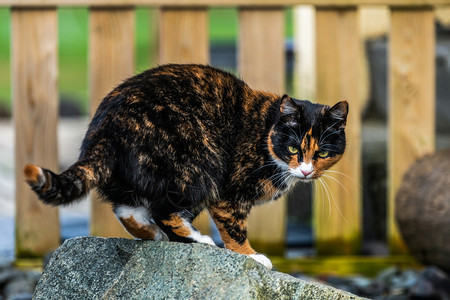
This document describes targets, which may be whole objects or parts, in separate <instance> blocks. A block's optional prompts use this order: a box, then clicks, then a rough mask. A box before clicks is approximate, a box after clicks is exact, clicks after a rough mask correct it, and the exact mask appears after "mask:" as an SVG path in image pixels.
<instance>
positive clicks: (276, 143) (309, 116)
mask: <svg viewBox="0 0 450 300" xmlns="http://www.w3.org/2000/svg"><path fill="white" fill-rule="evenodd" d="M347 113H348V103H347V102H346V101H341V102H339V103H337V104H336V105H334V106H333V107H330V106H328V105H322V104H314V103H311V102H309V101H302V100H297V99H293V98H290V97H289V96H287V95H285V96H283V98H282V100H281V106H280V113H279V118H278V120H277V122H276V123H275V125H274V126H273V127H272V130H271V131H270V133H269V137H268V150H269V153H270V155H271V156H272V158H273V160H274V161H275V162H276V164H277V165H278V166H279V167H280V168H281V169H283V170H285V171H286V172H288V173H289V175H291V176H294V177H296V178H298V179H301V180H304V181H308V180H311V179H317V178H319V177H320V176H322V174H323V173H324V170H326V169H328V168H330V167H331V166H332V165H334V164H335V163H336V162H337V161H339V159H340V158H341V157H342V155H343V153H344V150H345V143H346V141H345V125H346V121H347Z"/></svg>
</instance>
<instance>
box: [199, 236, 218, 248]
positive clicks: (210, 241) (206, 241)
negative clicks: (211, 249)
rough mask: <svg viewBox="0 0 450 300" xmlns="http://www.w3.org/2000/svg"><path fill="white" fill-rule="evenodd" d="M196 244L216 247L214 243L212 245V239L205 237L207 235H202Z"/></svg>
mask: <svg viewBox="0 0 450 300" xmlns="http://www.w3.org/2000/svg"><path fill="white" fill-rule="evenodd" d="M198 242H199V243H203V244H210V245H213V246H215V245H216V243H214V241H213V239H212V238H211V237H209V236H207V235H202V236H201V237H200V238H199V241H198Z"/></svg>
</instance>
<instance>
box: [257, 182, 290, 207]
mask: <svg viewBox="0 0 450 300" xmlns="http://www.w3.org/2000/svg"><path fill="white" fill-rule="evenodd" d="M295 183H296V180H295V179H292V178H278V179H275V180H273V179H272V178H269V179H260V180H259V181H258V191H257V197H256V201H255V204H263V203H265V202H268V201H275V200H278V199H279V198H280V197H281V196H283V195H284V194H285V193H286V192H287V191H289V190H290V189H291V188H292V187H293V186H294V185H295Z"/></svg>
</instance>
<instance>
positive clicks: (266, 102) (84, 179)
mask: <svg viewBox="0 0 450 300" xmlns="http://www.w3.org/2000/svg"><path fill="white" fill-rule="evenodd" d="M347 114H348V103H347V102H346V101H341V102H338V103H337V104H336V105H334V106H333V107H330V106H327V105H321V104H314V103H311V102H309V101H304V100H302V101H301V100H297V99H294V98H291V97H289V96H288V95H284V96H279V95H276V94H273V93H269V92H263V91H258V90H254V89H251V88H250V87H249V86H248V85H247V84H246V83H244V82H243V81H242V80H240V79H238V78H237V77H236V76H234V75H232V74H230V73H228V72H225V71H222V70H219V69H216V68H213V67H210V66H204V65H177V64H171V65H162V66H159V67H156V68H153V69H149V70H147V71H144V72H143V73H141V74H138V75H136V76H134V77H131V78H130V79H128V80H126V81H124V82H123V83H122V84H120V85H119V86H118V87H116V88H115V89H113V90H112V91H111V92H110V93H109V94H108V95H107V96H106V97H105V98H104V99H103V101H102V102H101V103H100V105H99V107H98V109H97V111H96V113H95V115H94V117H93V118H92V121H91V123H90V124H89V127H88V130H87V132H86V135H85V138H84V140H83V142H82V146H81V151H80V156H79V159H78V161H77V162H75V163H74V164H73V165H72V166H70V167H69V168H68V169H67V170H66V171H64V172H62V173H61V174H59V175H57V174H55V173H53V172H52V171H50V170H47V169H44V168H41V167H38V166H36V165H33V164H28V165H26V166H25V168H24V174H25V180H26V182H27V183H28V184H29V185H30V186H31V188H32V189H33V190H34V191H35V192H36V194H37V195H38V196H39V198H40V199H41V200H42V201H43V202H44V203H46V204H51V205H66V204H69V203H71V202H73V201H75V200H78V199H80V198H82V197H83V196H85V195H86V194H87V193H88V192H89V190H91V189H93V188H96V189H97V190H98V191H99V193H100V194H101V195H102V198H103V199H104V200H105V201H107V202H109V203H111V205H112V207H113V210H114V212H115V214H116V216H117V218H118V220H119V221H120V222H121V223H122V225H123V226H124V227H125V229H126V230H127V231H128V232H129V233H130V234H131V235H133V236H134V237H136V238H140V239H150V240H170V241H180V242H187V243H189V242H200V243H207V244H212V245H214V242H213V240H212V239H211V238H210V237H209V236H206V235H202V234H200V233H199V232H198V231H197V230H196V229H195V228H194V227H193V226H192V225H191V222H192V220H193V219H194V218H195V217H196V216H197V215H198V214H199V213H200V212H201V211H202V210H203V209H205V208H206V209H207V210H208V212H209V214H210V215H211V217H212V219H213V220H214V222H215V224H216V225H217V228H218V230H219V232H220V235H221V238H222V240H223V242H224V245H225V247H226V248H228V249H231V250H233V251H235V252H238V253H241V254H246V255H249V256H250V257H252V258H253V259H255V260H256V261H258V262H260V263H261V264H263V265H264V266H266V267H267V268H269V269H270V268H272V264H271V261H270V260H269V259H268V258H267V257H266V256H265V255H263V254H259V253H256V252H255V250H253V249H252V247H251V246H250V243H249V241H248V239H247V216H248V214H249V212H250V209H251V208H252V206H254V205H255V204H259V203H263V202H267V201H271V200H276V199H277V198H279V197H280V196H281V195H282V194H283V193H285V192H286V191H288V190H289V189H290V188H291V187H292V186H293V185H294V184H295V183H296V182H298V181H306V182H307V181H311V180H313V179H317V178H319V177H320V176H321V175H322V174H323V173H324V170H326V169H327V168H329V167H331V166H332V165H334V164H335V163H336V162H337V161H339V159H340V158H341V157H342V155H343V153H344V150H345V144H346V138H345V130H344V129H345V126H346V119H347ZM268 221H269V222H270V220H268Z"/></svg>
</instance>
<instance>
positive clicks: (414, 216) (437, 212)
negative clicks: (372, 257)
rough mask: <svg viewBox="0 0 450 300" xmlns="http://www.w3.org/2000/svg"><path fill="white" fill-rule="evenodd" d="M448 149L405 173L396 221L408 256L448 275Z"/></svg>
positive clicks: (449, 198)
mask: <svg viewBox="0 0 450 300" xmlns="http://www.w3.org/2000/svg"><path fill="white" fill-rule="evenodd" d="M449 187H450V150H446V151H440V152H437V153H435V154H431V155H426V156H424V157H422V158H420V159H419V160H417V161H416V162H415V163H414V164H413V165H412V166H411V168H410V169H409V170H408V171H407V172H406V174H405V176H404V178H403V182H402V185H401V187H400V189H399V191H398V193H397V197H396V211H395V213H396V218H397V222H398V226H399V229H400V232H401V234H402V236H403V239H404V240H405V243H406V244H407V246H408V248H409V250H410V251H411V253H412V254H413V255H414V256H415V257H416V258H417V259H418V260H420V261H421V262H422V263H424V264H426V265H435V266H437V267H439V268H440V269H442V270H444V271H446V272H450V240H449V237H450V218H449V216H450V188H449Z"/></svg>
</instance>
